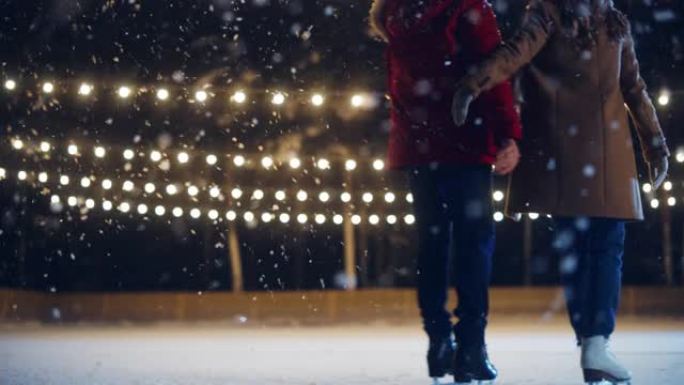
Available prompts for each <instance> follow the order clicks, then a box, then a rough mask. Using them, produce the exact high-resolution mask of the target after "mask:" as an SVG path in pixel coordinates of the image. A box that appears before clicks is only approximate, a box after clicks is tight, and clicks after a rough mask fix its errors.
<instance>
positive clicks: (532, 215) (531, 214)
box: [527, 213, 539, 221]
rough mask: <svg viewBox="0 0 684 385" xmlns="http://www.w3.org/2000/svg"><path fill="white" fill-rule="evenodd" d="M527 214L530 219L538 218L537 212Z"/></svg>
mask: <svg viewBox="0 0 684 385" xmlns="http://www.w3.org/2000/svg"><path fill="white" fill-rule="evenodd" d="M527 216H528V217H530V219H531V220H533V221H536V220H537V219H539V213H528V214H527Z"/></svg>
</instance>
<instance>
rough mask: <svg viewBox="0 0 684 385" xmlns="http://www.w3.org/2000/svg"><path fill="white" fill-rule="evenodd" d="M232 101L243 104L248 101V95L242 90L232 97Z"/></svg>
mask: <svg viewBox="0 0 684 385" xmlns="http://www.w3.org/2000/svg"><path fill="white" fill-rule="evenodd" d="M230 100H232V101H233V102H235V103H237V104H242V103H244V102H246V101H247V94H246V93H245V92H244V91H242V90H239V91H236V92H235V93H234V94H233V96H231V97H230Z"/></svg>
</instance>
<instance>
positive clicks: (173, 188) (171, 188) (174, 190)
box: [166, 184, 178, 195]
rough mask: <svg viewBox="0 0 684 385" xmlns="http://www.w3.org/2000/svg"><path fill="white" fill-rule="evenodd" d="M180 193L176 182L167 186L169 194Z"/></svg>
mask: <svg viewBox="0 0 684 385" xmlns="http://www.w3.org/2000/svg"><path fill="white" fill-rule="evenodd" d="M177 193H178V187H176V185H175V184H170V185H167V186H166V194H167V195H176V194H177Z"/></svg>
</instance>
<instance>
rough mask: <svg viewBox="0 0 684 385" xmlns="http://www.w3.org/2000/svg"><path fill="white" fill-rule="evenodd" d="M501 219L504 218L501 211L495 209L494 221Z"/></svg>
mask: <svg viewBox="0 0 684 385" xmlns="http://www.w3.org/2000/svg"><path fill="white" fill-rule="evenodd" d="M503 220H504V215H503V213H502V212H501V211H497V212H495V213H494V221H496V222H501V221H503Z"/></svg>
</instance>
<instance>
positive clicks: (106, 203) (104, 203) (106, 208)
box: [102, 200, 114, 211]
mask: <svg viewBox="0 0 684 385" xmlns="http://www.w3.org/2000/svg"><path fill="white" fill-rule="evenodd" d="M113 207H114V205H113V204H112V202H110V201H108V200H105V201H102V209H103V210H104V211H109V210H111V209H112V208H113Z"/></svg>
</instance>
